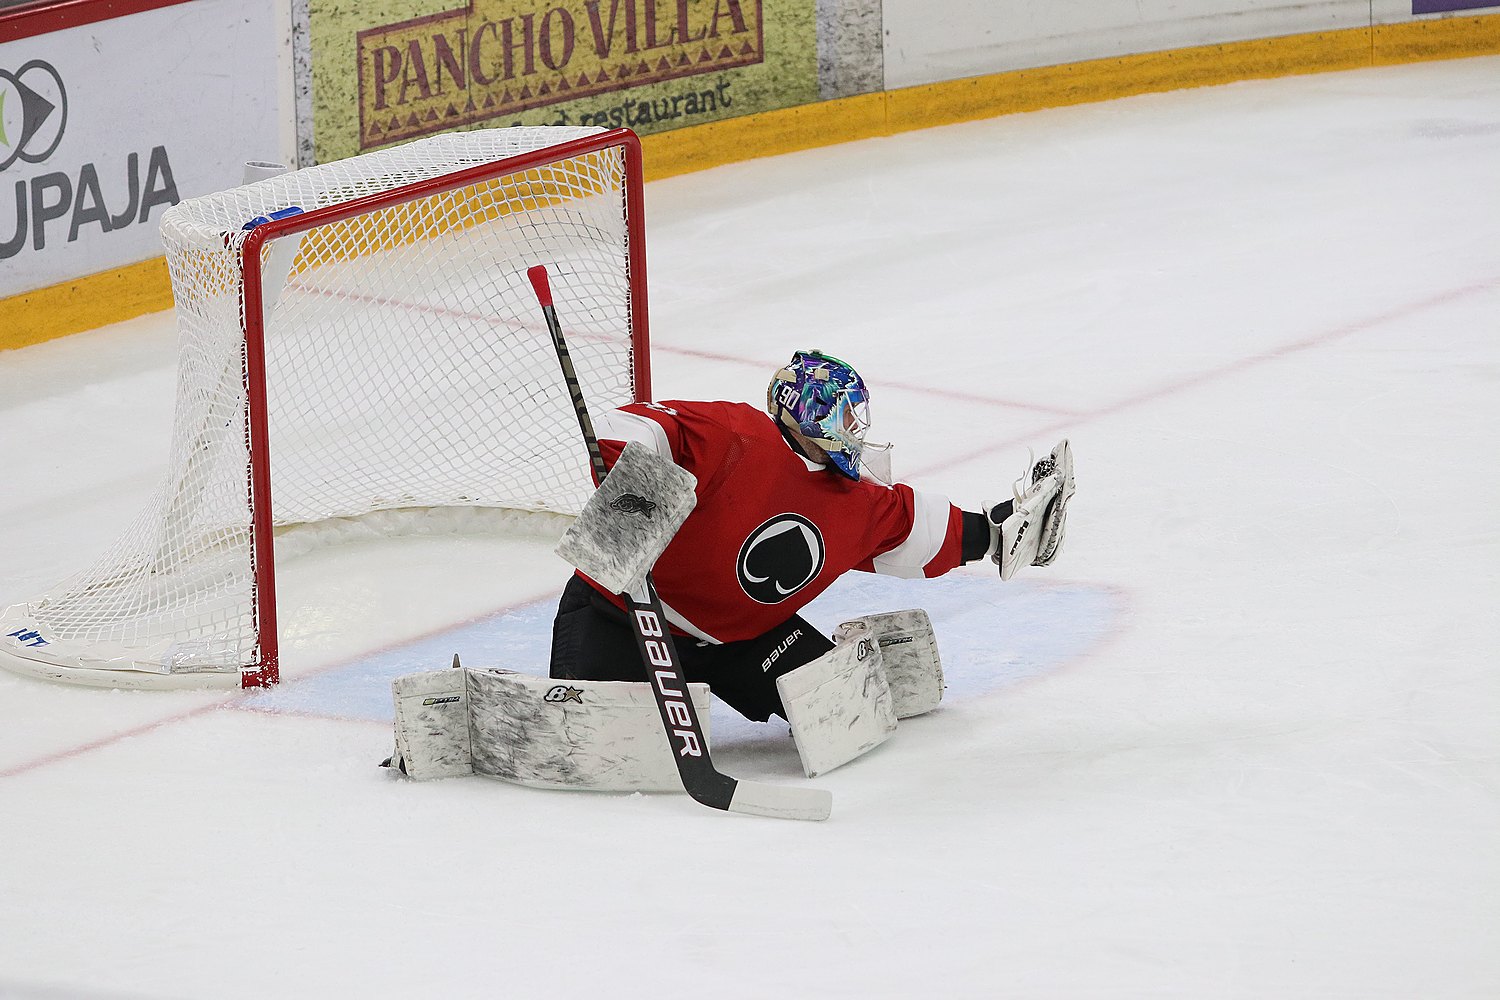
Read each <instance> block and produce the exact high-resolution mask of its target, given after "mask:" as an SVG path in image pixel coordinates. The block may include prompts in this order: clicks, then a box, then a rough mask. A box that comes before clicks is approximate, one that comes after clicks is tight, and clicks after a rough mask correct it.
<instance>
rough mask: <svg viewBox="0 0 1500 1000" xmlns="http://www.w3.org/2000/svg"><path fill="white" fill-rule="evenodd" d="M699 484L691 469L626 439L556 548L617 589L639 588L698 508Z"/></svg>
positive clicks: (590, 573)
mask: <svg viewBox="0 0 1500 1000" xmlns="http://www.w3.org/2000/svg"><path fill="white" fill-rule="evenodd" d="M697 484H698V480H697V479H696V478H695V477H694V476H693V474H692V473H691V472H688V471H687V470H686V469H681V468H678V467H677V466H675V465H673V464H672V463H671V462H669V461H667V460H666V459H664V458H662V457H661V456H659V455H657V454H656V453H655V452H653V451H652V450H651V449H650V448H647V447H646V446H645V445H643V444H640V443H638V442H635V441H630V442H627V443H626V445H625V451H624V452H623V453H622V454H621V455H620V458H619V460H618V461H617V462H615V465H614V468H612V469H610V470H609V475H607V476H605V477H604V482H602V483H600V484H599V488H598V489H597V490H595V491H594V494H593V496H591V497H590V498H589V501H588V503H587V504H586V505H585V506H584V508H583V513H581V514H579V515H578V519H577V520H576V521H574V522H573V524H572V525H571V526H570V527H569V528H568V530H567V532H566V533H564V534H563V537H562V540H561V541H560V542H558V543H557V554H558V555H560V556H562V557H563V559H565V560H566V561H567V562H568V563H570V564H571V565H573V566H576V567H578V569H580V570H582V571H583V573H584V574H585V575H586V576H588V577H589V578H590V579H592V580H594V581H596V582H598V583H599V584H601V585H602V586H604V587H607V588H609V590H611V591H613V592H614V593H616V594H622V593H625V592H626V591H628V590H634V589H635V588H636V587H637V586H638V585H639V583H640V581H641V580H643V579H644V578H645V576H646V572H647V571H648V570H649V569H651V567H652V566H654V565H655V564H656V560H657V557H658V556H660V555H661V554H662V551H663V550H665V549H666V547H667V544H668V543H669V542H671V541H672V537H673V536H674V535H676V534H677V529H678V528H680V527H681V526H682V522H683V521H685V520H687V516H688V515H689V514H691V513H692V512H693V508H694V507H695V506H696V505H697V503H698V497H697V494H696V493H694V492H693V490H694V487H695V486H697Z"/></svg>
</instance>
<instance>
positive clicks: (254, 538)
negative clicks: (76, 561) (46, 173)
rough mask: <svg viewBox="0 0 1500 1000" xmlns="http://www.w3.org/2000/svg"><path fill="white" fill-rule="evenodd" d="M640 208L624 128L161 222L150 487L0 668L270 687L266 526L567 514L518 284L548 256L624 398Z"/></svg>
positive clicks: (553, 420) (632, 146) (533, 314)
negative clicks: (171, 352)
mask: <svg viewBox="0 0 1500 1000" xmlns="http://www.w3.org/2000/svg"><path fill="white" fill-rule="evenodd" d="M640 216H641V198H640V156H639V145H638V143H637V142H636V140H635V137H634V136H633V135H632V134H630V133H629V132H628V131H626V130H613V131H610V132H605V131H604V130H601V129H590V128H547V127H534V128H533V127H528V128H507V129H491V130H483V131H474V132H467V133H459V134H451V135H440V136H436V137H433V138H430V139H425V140H421V141H418V142H414V143H411V144H408V145H405V146H400V147H397V148H394V149H389V150H382V151H376V152H373V153H368V154H364V155H361V156H357V157H353V158H351V159H348V160H342V161H338V162H335V163H329V164H325V165H321V166H316V167H310V168H306V169H303V170H298V171H295V172H292V173H286V174H282V175H280V176H277V177H273V178H270V179H267V180H262V181H258V182H256V183H253V184H247V185H245V186H243V187H239V188H235V189H233V190H230V191H225V192H222V193H219V194H215V195H211V196H208V197H203V198H197V199H192V200H189V201H185V202H183V203H182V204H180V205H178V206H176V207H174V208H172V209H171V210H170V211H169V212H167V213H166V215H165V216H164V217H163V220H162V239H163V243H164V245H165V247H166V253H167V262H168V266H169V268H170V271H171V278H172V291H173V296H174V299H175V303H176V316H177V324H178V331H179V358H178V376H177V404H176V414H175V418H174V425H173V435H172V447H171V452H170V458H169V472H168V475H167V477H166V482H165V483H164V485H163V486H162V488H161V489H160V491H159V492H158V493H157V494H156V495H155V497H154V498H153V500H152V501H151V502H150V504H149V505H148V507H147V509H146V510H144V511H143V512H142V513H141V515H140V516H139V518H138V519H137V520H136V521H135V522H134V524H133V526H132V527H131V528H130V529H129V530H128V531H127V532H126V533H125V535H124V536H123V537H121V538H120V540H119V541H118V542H117V543H116V544H115V545H114V546H113V547H111V548H110V549H109V550H108V551H107V552H106V553H105V555H104V556H103V557H101V558H100V559H99V561H98V562H97V563H95V565H94V566H93V567H92V568H90V569H88V570H87V571H85V572H83V573H82V574H80V575H78V576H77V577H75V578H73V579H72V580H70V581H69V582H67V583H66V584H64V585H62V586H60V587H58V588H56V589H55V590H53V591H52V592H50V593H48V594H46V595H44V596H42V597H39V598H37V599H35V600H33V601H31V602H29V603H27V604H23V605H18V606H16V607H12V608H10V609H8V610H7V611H6V612H5V614H4V616H3V617H0V663H3V664H4V665H6V666H8V667H10V668H12V669H17V670H21V671H25V672H29V673H33V674H39V675H43V676H50V677H56V678H60V679H71V680H75V681H79V682H83V683H95V684H107V685H113V686H186V685H213V684H223V685H240V684H243V685H245V686H256V685H261V684H267V683H273V682H274V681H275V680H276V677H277V668H278V653H277V650H278V644H277V637H276V629H275V621H276V613H275V582H274V581H275V576H274V556H273V552H274V542H273V530H274V529H277V528H279V527H281V526H286V525H296V524H308V523H313V522H327V521H329V520H330V519H348V518H359V517H361V516H365V515H372V514H374V513H375V512H394V511H404V510H411V509H425V510H431V509H434V508H490V509H499V508H506V509H512V510H519V511H532V512H555V513H558V514H567V513H576V512H577V511H578V510H579V509H581V507H582V505H583V503H584V501H585V500H586V499H587V497H588V495H589V492H590V491H591V489H592V485H591V482H590V480H589V476H588V463H587V461H586V456H585V455H584V454H583V453H582V450H581V446H580V444H579V438H578V430H577V423H576V418H575V416H574V412H573V409H572V406H571V404H570V402H569V398H568V393H567V389H566V387H565V385H564V383H563V381H562V378H561V375H560V373H559V371H558V366H557V360H556V357H555V354H554V352H553V348H552V343H551V340H550V338H549V336H548V333H547V330H546V326H545V324H544V323H543V321H542V318H541V316H540V314H539V312H538V310H537V306H536V300H535V298H534V296H533V295H532V293H531V290H530V287H529V285H528V283H527V280H526V274H525V272H526V268H527V267H529V266H531V265H533V264H537V263H545V264H547V265H548V269H549V271H550V272H551V274H552V276H553V279H552V280H553V283H554V285H555V288H556V292H557V295H558V298H559V301H565V302H566V303H567V315H568V324H569V331H568V332H569V347H570V350H571V353H572V357H573V360H574V362H575V364H576V366H577V368H578V373H579V377H580V380H581V382H582V384H583V388H584V391H585V393H586V394H587V397H588V399H589V401H590V403H591V404H593V405H595V406H616V405H621V404H624V403H628V402H631V401H635V400H638V399H643V398H646V397H647V396H648V394H649V385H648V379H649V374H648V373H649V369H648V367H647V354H646V324H645V274H644V258H643V247H642V220H641V217H640ZM257 220H259V221H257ZM381 516H382V517H385V516H387V515H384V514H382V515H381Z"/></svg>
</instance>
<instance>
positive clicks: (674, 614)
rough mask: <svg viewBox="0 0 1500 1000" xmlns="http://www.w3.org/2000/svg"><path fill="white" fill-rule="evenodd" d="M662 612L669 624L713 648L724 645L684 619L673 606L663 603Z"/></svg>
mask: <svg viewBox="0 0 1500 1000" xmlns="http://www.w3.org/2000/svg"><path fill="white" fill-rule="evenodd" d="M658 600H660V595H658ZM661 610H662V613H663V614H665V615H666V616H667V621H668V623H670V624H672V625H676V626H677V627H678V628H680V629H682V631H684V632H686V633H687V634H688V635H690V636H693V637H695V638H698V639H702V640H703V641H704V642H706V643H709V644H710V645H713V646H718V645H722V642H721V640H719V639H715V638H714V637H713V636H711V635H709V634H708V633H707V632H705V631H703V630H702V629H701V628H699V627H698V626H696V625H694V624H693V623H692V622H690V621H688V620H687V619H686V618H684V617H682V615H681V614H680V613H679V612H678V611H677V609H676V608H674V607H672V605H670V604H668V603H667V602H666V601H662V602H661Z"/></svg>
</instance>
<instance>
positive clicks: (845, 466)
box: [766, 351, 870, 480]
mask: <svg viewBox="0 0 1500 1000" xmlns="http://www.w3.org/2000/svg"><path fill="white" fill-rule="evenodd" d="M766 412H767V413H769V414H770V415H771V419H772V420H775V421H776V422H777V423H778V424H779V425H781V426H783V427H786V428H789V429H791V430H794V431H796V432H797V433H799V434H801V435H802V436H804V437H806V438H808V439H809V440H811V441H812V443H813V444H815V445H817V446H818V447H819V448H821V449H822V450H823V451H824V452H826V453H827V454H828V460H829V462H831V463H832V464H833V467H834V468H835V469H837V470H838V471H839V472H841V473H843V474H844V475H846V476H848V477H849V478H850V479H855V480H857V479H859V464H860V456H861V454H862V452H863V451H864V447H865V432H866V431H868V430H869V429H870V396H869V392H868V391H867V390H866V389H865V380H864V379H862V378H860V377H859V372H857V371H855V370H854V369H853V368H852V367H851V366H850V365H849V364H848V362H845V361H840V360H839V359H838V358H835V357H831V356H829V355H827V354H824V353H823V352H822V351H798V352H796V353H795V354H793V355H792V360H791V362H790V363H789V364H788V365H786V367H784V368H782V369H781V370H779V371H778V372H777V373H776V374H775V375H774V376H773V377H772V379H771V385H770V388H768V389H767V390H766Z"/></svg>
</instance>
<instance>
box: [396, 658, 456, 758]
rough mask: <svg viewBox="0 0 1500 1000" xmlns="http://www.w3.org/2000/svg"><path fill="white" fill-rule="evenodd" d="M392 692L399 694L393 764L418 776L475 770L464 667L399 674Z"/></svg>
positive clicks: (397, 697)
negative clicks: (470, 740) (471, 756)
mask: <svg viewBox="0 0 1500 1000" xmlns="http://www.w3.org/2000/svg"><path fill="white" fill-rule="evenodd" d="M391 692H392V694H393V695H394V696H395V699H396V752H395V754H394V755H393V756H392V757H391V759H390V761H388V764H389V765H390V766H392V767H397V768H399V769H400V770H401V771H402V773H404V774H405V775H407V776H408V777H411V778H417V779H426V778H452V777H456V776H458V775H462V774H473V773H474V767H473V764H472V761H471V759H470V754H469V702H468V696H467V693H466V691H465V681H464V671H463V670H462V669H460V670H451V669H450V670H433V671H429V672H427V673H422V674H408V675H407V676H405V677H398V678H396V679H395V680H394V681H393V682H392V683H391Z"/></svg>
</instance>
